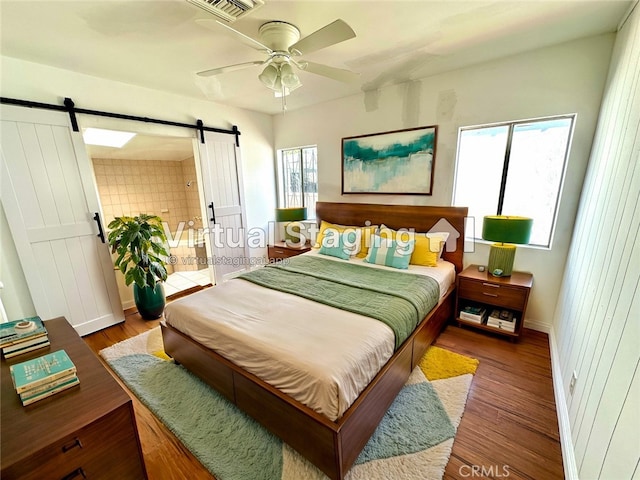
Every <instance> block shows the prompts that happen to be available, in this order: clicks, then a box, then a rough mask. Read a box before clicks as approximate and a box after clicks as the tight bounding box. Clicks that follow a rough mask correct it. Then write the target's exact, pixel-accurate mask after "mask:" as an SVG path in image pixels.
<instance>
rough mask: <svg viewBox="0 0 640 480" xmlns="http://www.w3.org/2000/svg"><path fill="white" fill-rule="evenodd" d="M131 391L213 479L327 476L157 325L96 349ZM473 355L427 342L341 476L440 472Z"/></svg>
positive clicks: (434, 475)
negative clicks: (200, 370) (202, 374)
mask: <svg viewBox="0 0 640 480" xmlns="http://www.w3.org/2000/svg"><path fill="white" fill-rule="evenodd" d="M100 355H101V356H102V357H103V358H104V359H105V360H106V361H107V363H109V365H110V366H111V368H112V369H113V370H114V372H115V373H116V374H117V375H118V376H119V377H120V378H121V379H122V380H123V381H124V383H126V384H127V386H128V387H129V388H130V389H131V391H132V392H133V393H134V394H135V395H136V396H137V397H138V398H139V399H140V401H142V403H144V404H145V405H146V406H147V407H148V408H149V409H150V410H151V411H152V412H153V413H154V414H155V415H156V416H157V417H158V418H159V419H160V420H161V421H162V423H163V424H164V425H166V426H167V428H168V429H169V430H171V431H172V432H173V433H174V434H175V435H176V436H177V437H178V438H179V439H180V441H181V442H182V443H183V444H184V446H185V447H186V448H187V449H189V451H190V452H191V453H193V455H194V456H195V457H196V458H198V459H199V460H200V462H201V463H202V464H203V465H204V466H205V467H206V468H207V469H208V470H209V471H210V472H211V473H212V474H213V475H214V476H215V477H216V478H217V479H218V480H277V479H281V480H323V479H326V478H327V477H326V476H325V475H324V474H323V473H322V472H320V471H319V470H318V469H317V468H316V467H315V466H313V465H311V464H310V463H309V462H308V461H307V460H305V459H304V458H303V457H301V456H300V455H299V454H298V453H297V452H296V451H295V450H293V449H291V448H290V447H289V446H288V445H286V444H285V443H283V442H282V441H281V440H280V439H279V438H277V437H275V436H274V435H272V434H271V433H269V432H268V431H267V430H265V429H264V428H263V427H262V426H260V425H259V424H258V423H256V422H255V421H254V420H253V419H251V418H250V417H248V416H247V415H245V414H244V413H242V412H241V411H240V410H238V409H237V408H236V407H235V406H234V405H233V404H231V403H229V402H228V401H227V400H226V399H225V398H223V397H222V396H221V395H219V394H218V393H217V392H216V391H215V390H213V389H211V388H210V387H209V386H208V385H206V384H205V383H204V382H202V381H201V380H200V379H199V378H197V377H196V376H195V375H193V374H191V373H190V372H189V371H187V370H186V369H185V368H184V367H182V366H180V365H176V364H175V363H173V362H172V361H171V360H170V359H169V358H168V357H167V356H166V354H165V353H164V350H163V346H162V336H161V333H160V328H159V327H158V328H155V329H153V330H150V331H149V332H146V333H143V334H141V335H138V336H136V337H133V338H130V339H128V340H125V341H124V342H120V343H118V344H116V345H114V346H112V347H109V348H106V349H104V350H102V351H101V352H100ZM477 366H478V361H477V360H475V359H472V358H469V357H465V356H462V355H458V354H456V353H452V352H449V351H447V350H444V349H441V348H438V347H431V348H430V349H429V350H428V351H427V353H426V354H425V356H424V358H423V359H422V361H421V362H420V365H418V366H417V367H416V368H415V369H414V371H413V372H412V374H411V376H410V377H409V380H408V381H407V383H406V384H405V386H404V387H403V388H402V390H401V391H400V393H399V394H398V397H397V398H396V399H395V401H394V403H393V404H392V405H391V407H390V408H389V411H388V412H387V414H386V415H385V417H384V418H383V420H382V422H381V423H380V425H379V426H378V428H377V429H376V431H375V432H374V434H373V436H372V437H371V439H370V440H369V442H368V443H367V445H366V446H365V448H364V450H363V451H362V453H361V454H360V457H359V458H358V460H357V461H356V464H355V465H354V466H353V467H352V468H351V470H350V471H349V473H348V474H347V476H346V479H347V480H374V479H380V480H382V479H384V480H387V479H400V478H402V479H403V480H412V479H415V480H418V479H419V480H423V479H425V478H428V479H439V478H442V476H443V474H444V469H445V467H446V465H447V462H448V461H449V456H450V454H451V448H452V446H453V439H454V436H455V433H456V429H457V427H458V424H459V423H460V419H461V418H462V413H463V411H464V406H465V403H466V400H467V394H468V392H469V387H470V385H471V380H472V379H473V374H474V373H475V371H476V368H477Z"/></svg>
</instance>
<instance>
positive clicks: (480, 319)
mask: <svg viewBox="0 0 640 480" xmlns="http://www.w3.org/2000/svg"><path fill="white" fill-rule="evenodd" d="M486 316H487V310H486V309H485V308H483V307H474V306H473V305H467V306H466V307H464V308H463V309H462V310H460V318H461V319H462V320H466V321H467V322H473V323H484V320H485V318H486Z"/></svg>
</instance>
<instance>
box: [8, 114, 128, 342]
mask: <svg viewBox="0 0 640 480" xmlns="http://www.w3.org/2000/svg"><path fill="white" fill-rule="evenodd" d="M0 118H1V120H2V125H1V128H0V132H1V137H0V138H1V143H0V149H1V153H2V159H1V162H2V165H1V166H0V167H1V170H0V175H1V177H2V178H1V180H2V183H1V198H2V204H3V206H4V210H5V213H6V216H7V220H8V222H9V228H10V230H11V233H12V236H13V239H14V241H15V244H16V249H17V251H18V256H19V257H20V263H21V265H22V268H23V270H24V274H25V277H26V280H27V284H28V286H29V291H30V293H31V298H32V299H33V303H34V306H35V308H36V312H37V314H38V315H39V316H40V317H42V319H44V320H46V319H49V318H54V317H58V316H65V317H66V318H67V320H68V321H69V323H71V325H73V327H74V328H75V329H76V331H77V332H78V333H79V334H80V335H86V334H88V333H91V332H94V331H96V330H99V329H102V328H104V327H108V326H110V325H113V324H115V323H119V322H121V321H123V320H124V314H123V312H122V307H121V304H120V298H119V295H118V287H117V285H116V281H115V276H114V271H113V264H112V262H111V256H110V254H109V246H108V244H106V243H103V242H102V241H101V240H100V238H98V236H97V233H98V225H97V223H96V221H95V220H94V215H95V214H96V212H100V208H99V201H98V195H97V192H96V189H95V184H94V177H93V170H92V167H91V165H90V162H89V159H88V157H87V153H86V150H85V148H84V143H83V141H82V135H81V133H79V132H73V131H72V129H71V127H70V122H69V115H68V114H66V113H64V112H55V111H49V110H39V109H27V108H22V107H13V106H4V105H3V106H2V107H1V110H0Z"/></svg>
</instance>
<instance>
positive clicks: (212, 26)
mask: <svg viewBox="0 0 640 480" xmlns="http://www.w3.org/2000/svg"><path fill="white" fill-rule="evenodd" d="M196 23H197V24H198V25H200V26H202V27H204V28H207V29H209V30H213V31H214V32H220V31H221V30H220V27H224V29H225V30H222V31H223V32H224V33H232V34H233V35H234V37H235V38H236V39H239V40H240V41H241V42H242V43H243V44H245V45H246V46H247V47H251V48H253V49H255V50H259V51H261V52H266V53H268V54H271V53H272V50H271V49H270V48H269V47H267V46H266V45H264V44H262V43H260V42H259V41H258V40H256V39H254V38H251V37H250V36H248V35H245V34H244V33H242V32H239V31H238V30H236V29H235V28H231V27H230V26H229V25H225V24H224V23H222V22H220V21H218V20H212V19H209V18H199V19H197V20H196Z"/></svg>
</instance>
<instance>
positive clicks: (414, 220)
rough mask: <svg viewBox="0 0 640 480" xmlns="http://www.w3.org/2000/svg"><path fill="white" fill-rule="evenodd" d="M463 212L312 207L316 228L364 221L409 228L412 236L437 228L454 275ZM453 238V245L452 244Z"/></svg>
mask: <svg viewBox="0 0 640 480" xmlns="http://www.w3.org/2000/svg"><path fill="white" fill-rule="evenodd" d="M467 211H468V209H467V208H466V207H427V206H419V205H378V204H373V203H334V202H317V203H316V218H317V221H318V224H319V223H320V221H321V220H324V221H325V222H329V223H336V224H339V225H354V226H363V225H365V222H367V221H368V222H370V224H371V225H380V224H382V223H384V224H385V225H386V226H388V227H390V228H393V229H395V230H398V229H400V228H408V229H410V228H413V229H415V231H416V232H429V231H430V230H431V229H432V228H433V227H434V226H436V225H437V227H436V230H437V231H449V232H450V235H449V240H448V241H447V246H446V247H445V250H444V252H443V254H442V258H444V259H445V260H447V261H449V262H451V263H453V264H454V265H455V266H456V272H461V271H462V268H463V267H462V257H463V254H464V220H465V217H466V216H467ZM446 222H448V223H446ZM439 223H440V224H439ZM436 230H434V231H436ZM456 232H457V233H456ZM454 237H455V244H454V242H453V239H454ZM453 247H455V248H453Z"/></svg>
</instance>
